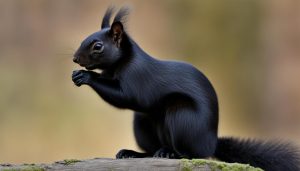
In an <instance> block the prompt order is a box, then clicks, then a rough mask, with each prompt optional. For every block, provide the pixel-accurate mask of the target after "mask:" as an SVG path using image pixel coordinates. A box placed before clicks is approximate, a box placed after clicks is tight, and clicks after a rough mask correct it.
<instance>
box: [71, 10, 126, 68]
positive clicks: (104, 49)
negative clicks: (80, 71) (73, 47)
mask: <svg viewBox="0 0 300 171" xmlns="http://www.w3.org/2000/svg"><path fill="white" fill-rule="evenodd" d="M128 13H129V9H128V8H127V7H123V8H121V9H120V10H119V12H118V13H117V14H116V16H115V18H114V20H113V23H112V24H111V25H110V18H111V15H112V14H113V8H112V7H110V8H108V9H107V10H106V13H105V15H104V17H103V20H102V24H101V30H100V31H98V32H95V33H93V34H91V35H90V36H88V37H87V38H86V39H85V40H83V42H82V43H81V45H80V47H79V48H78V50H77V51H76V52H75V54H74V58H73V61H74V62H75V63H78V64H79V65H80V66H82V67H85V68H86V69H88V70H93V69H107V68H109V67H110V66H112V65H113V64H115V63H116V62H117V61H118V60H119V59H120V58H121V56H122V55H121V54H122V48H124V47H123V46H124V43H123V42H124V39H127V36H126V33H125V30H124V21H125V19H126V16H127V15H128Z"/></svg>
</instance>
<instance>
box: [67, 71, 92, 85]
mask: <svg viewBox="0 0 300 171" xmlns="http://www.w3.org/2000/svg"><path fill="white" fill-rule="evenodd" d="M91 79H92V74H91V73H90V72H89V71H85V70H75V71H73V74H72V80H73V82H74V84H75V85H76V86H78V87H79V86H81V85H82V84H88V83H89V82H90V81H91Z"/></svg>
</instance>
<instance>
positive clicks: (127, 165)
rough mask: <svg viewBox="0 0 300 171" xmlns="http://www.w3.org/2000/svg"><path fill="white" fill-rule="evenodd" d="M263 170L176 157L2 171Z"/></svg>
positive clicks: (10, 167)
mask: <svg viewBox="0 0 300 171" xmlns="http://www.w3.org/2000/svg"><path fill="white" fill-rule="evenodd" d="M223 169H224V170H235V171H261V170H260V169H257V168H253V167H251V166H249V165H242V164H229V163H224V162H215V161H211V160H174V159H158V158H143V159H117V160H116V159H106V158H98V159H90V160H64V161H59V162H55V163H52V164H23V165H11V164H1V165H0V170H1V171H177V170H178V171H180V170H183V171H190V170H191V171H195V170H197V171H222V170H223Z"/></svg>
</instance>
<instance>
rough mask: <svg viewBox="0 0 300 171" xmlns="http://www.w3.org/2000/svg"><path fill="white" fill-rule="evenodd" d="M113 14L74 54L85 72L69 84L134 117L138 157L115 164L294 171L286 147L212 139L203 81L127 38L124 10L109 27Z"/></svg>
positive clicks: (214, 125) (131, 154)
mask: <svg viewBox="0 0 300 171" xmlns="http://www.w3.org/2000/svg"><path fill="white" fill-rule="evenodd" d="M113 9H114V8H112V7H110V8H108V9H107V11H106V13H105V15H104V17H103V20H102V25H101V30H100V31H97V32H95V33H93V34H92V35H90V36H88V37H87V38H86V39H85V40H84V41H83V42H82V43H81V45H80V47H79V49H78V50H77V51H76V53H75V54H74V58H73V61H74V62H75V63H78V64H79V65H80V66H82V67H85V68H86V69H87V70H75V71H73V74H72V80H73V82H74V83H75V85H76V86H81V85H83V84H86V85H89V86H90V87H92V88H93V89H94V90H95V91H96V92H97V93H98V94H99V95H100V96H101V97H102V98H103V99H104V100H105V101H106V102H108V103H109V104H111V105H113V106H115V107H118V108H126V109H131V110H133V111H135V113H134V135H135V138H136V142H137V144H138V146H139V147H140V148H141V149H142V150H144V153H139V152H135V151H132V150H126V149H123V150H120V151H119V152H118V153H117V155H116V158H141V157H163V158H206V157H216V158H218V159H220V160H222V161H225V162H239V163H248V164H250V165H252V166H256V167H260V168H262V169H264V170H266V171H283V170H286V171H299V170H300V169H299V157H298V153H297V150H296V149H295V148H294V147H293V146H291V145H290V144H284V143H278V142H263V141H257V140H250V139H247V140H241V139H238V138H231V137H228V138H227V137H224V138H218V137H217V135H218V100H217V95H216V92H215V90H214V88H213V86H212V85H211V83H210V82H209V80H208V79H207V78H206V77H205V76H204V75H203V73H201V72H200V71H199V70H198V69H196V68H195V67H193V66H192V65H190V64H187V63H183V62H175V61H162V60H158V59H155V58H153V57H151V56H150V55H148V54H147V53H146V52H144V51H143V50H142V49H141V48H140V47H139V46H138V45H137V43H136V42H135V41H133V40H132V39H131V38H130V36H129V35H128V34H127V32H126V29H125V27H124V26H125V25H124V24H125V19H126V16H127V15H128V14H129V10H128V8H127V7H123V8H121V9H120V10H119V11H118V12H117V14H116V16H115V18H114V20H113V23H112V25H110V18H111V16H112V14H113V12H114V10H113ZM94 69H100V70H102V72H101V73H96V72H93V71H91V70H94Z"/></svg>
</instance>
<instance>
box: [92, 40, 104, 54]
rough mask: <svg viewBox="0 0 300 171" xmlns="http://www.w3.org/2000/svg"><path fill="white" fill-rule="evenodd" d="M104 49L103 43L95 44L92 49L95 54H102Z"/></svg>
mask: <svg viewBox="0 0 300 171" xmlns="http://www.w3.org/2000/svg"><path fill="white" fill-rule="evenodd" d="M103 49H104V46H103V43H102V42H95V43H94V44H93V47H92V51H93V52H98V53H100V52H102V51H103Z"/></svg>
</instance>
